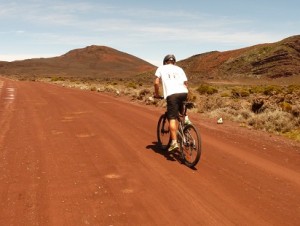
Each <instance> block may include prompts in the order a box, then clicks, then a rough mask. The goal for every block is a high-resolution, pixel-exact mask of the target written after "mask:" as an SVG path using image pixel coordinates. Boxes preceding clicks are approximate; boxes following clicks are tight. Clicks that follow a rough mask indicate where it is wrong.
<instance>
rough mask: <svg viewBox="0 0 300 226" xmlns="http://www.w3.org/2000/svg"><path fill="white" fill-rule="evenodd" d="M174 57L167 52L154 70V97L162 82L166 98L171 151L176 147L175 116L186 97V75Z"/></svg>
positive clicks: (157, 93)
mask: <svg viewBox="0 0 300 226" xmlns="http://www.w3.org/2000/svg"><path fill="white" fill-rule="evenodd" d="M175 63H176V58H175V56H174V55H173V54H168V55H166V56H165V58H164V60H163V65H162V66H160V67H158V68H157V70H156V72H155V76H156V78H155V80H154V91H155V93H154V97H159V85H160V81H161V82H162V87H163V93H164V98H165V99H166V100H167V118H168V120H169V126H170V133H171V139H172V141H171V144H170V147H169V149H168V151H169V152H172V151H174V150H176V149H178V144H177V136H176V130H177V120H176V119H177V117H178V114H179V112H181V110H182V109H181V107H182V102H183V101H185V100H186V99H187V94H188V89H187V77H186V74H185V72H184V70H183V69H182V68H181V67H179V66H177V65H175Z"/></svg>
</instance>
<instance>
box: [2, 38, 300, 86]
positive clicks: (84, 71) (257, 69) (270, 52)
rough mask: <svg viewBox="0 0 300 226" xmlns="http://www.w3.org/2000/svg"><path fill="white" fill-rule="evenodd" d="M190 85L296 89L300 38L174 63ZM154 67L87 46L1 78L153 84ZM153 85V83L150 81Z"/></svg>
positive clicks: (17, 67)
mask: <svg viewBox="0 0 300 226" xmlns="http://www.w3.org/2000/svg"><path fill="white" fill-rule="evenodd" d="M177 64H178V65H179V66H182V67H183V68H184V69H185V71H186V73H187V75H188V77H189V80H190V81H191V82H194V83H197V82H202V81H208V82H215V81H240V82H249V81H250V82H253V81H254V82H258V81H259V82H264V83H265V82H268V83H270V82H274V83H279V84H281V83H285V84H295V83H296V84H300V35H297V36H292V37H289V38H286V39H284V40H282V41H279V42H275V43H266V44H260V45H255V46H250V47H246V48H242V49H236V50H231V51H225V52H218V51H212V52H207V53H202V54H198V55H194V56H192V57H189V58H187V59H185V60H182V61H179V62H177ZM155 69H156V67H155V66H154V65H152V64H150V63H148V62H146V61H144V60H142V59H139V58H137V57H135V56H132V55H130V54H127V53H124V52H120V51H118V50H115V49H112V48H109V47H105V46H95V45H93V46H88V47H86V48H82V49H75V50H72V51H70V52H68V53H66V54H64V55H62V56H59V57H53V58H40V59H29V60H23V61H14V62H3V61H2V62H1V61H0V75H1V74H2V75H14V76H19V77H24V76H25V77H32V76H35V77H36V76H37V77H49V76H50V77H53V76H56V77H77V78H102V79H103V78H105V79H106V78H116V77H118V78H125V77H126V78H133V79H137V80H138V79H142V80H146V81H147V82H151V81H152V79H153V77H152V76H153V73H154V71H155ZM150 80H151V81H150Z"/></svg>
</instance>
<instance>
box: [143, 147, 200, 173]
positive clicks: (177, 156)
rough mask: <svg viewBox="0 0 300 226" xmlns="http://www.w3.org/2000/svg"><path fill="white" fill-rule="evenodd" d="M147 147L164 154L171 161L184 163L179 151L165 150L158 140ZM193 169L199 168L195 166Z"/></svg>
mask: <svg viewBox="0 0 300 226" xmlns="http://www.w3.org/2000/svg"><path fill="white" fill-rule="evenodd" d="M146 148H147V149H151V150H152V151H154V152H155V153H157V154H160V155H162V156H164V157H165V158H166V159H167V160H169V161H177V162H179V163H181V164H182V163H183V162H182V159H181V156H180V154H179V153H178V152H172V153H169V152H168V151H167V150H163V149H161V148H160V147H159V145H158V144H157V142H152V144H151V145H148V146H146ZM190 169H192V170H197V169H196V168H195V167H193V168H190Z"/></svg>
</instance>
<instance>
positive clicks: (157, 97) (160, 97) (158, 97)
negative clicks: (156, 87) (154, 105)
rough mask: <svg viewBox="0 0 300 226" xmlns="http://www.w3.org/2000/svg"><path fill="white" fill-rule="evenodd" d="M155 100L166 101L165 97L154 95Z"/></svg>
mask: <svg viewBox="0 0 300 226" xmlns="http://www.w3.org/2000/svg"><path fill="white" fill-rule="evenodd" d="M153 97H154V99H164V97H163V96H160V95H156V94H154V96H153Z"/></svg>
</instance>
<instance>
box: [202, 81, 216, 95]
mask: <svg viewBox="0 0 300 226" xmlns="http://www.w3.org/2000/svg"><path fill="white" fill-rule="evenodd" d="M197 91H198V92H199V93H200V94H202V95H203V94H208V95H212V94H214V93H218V89H217V88H215V87H213V86H210V85H206V84H202V85H200V86H199V87H198V88H197Z"/></svg>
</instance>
